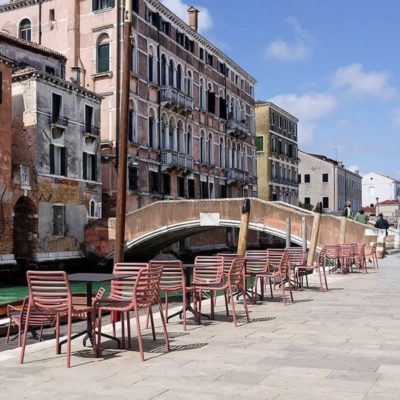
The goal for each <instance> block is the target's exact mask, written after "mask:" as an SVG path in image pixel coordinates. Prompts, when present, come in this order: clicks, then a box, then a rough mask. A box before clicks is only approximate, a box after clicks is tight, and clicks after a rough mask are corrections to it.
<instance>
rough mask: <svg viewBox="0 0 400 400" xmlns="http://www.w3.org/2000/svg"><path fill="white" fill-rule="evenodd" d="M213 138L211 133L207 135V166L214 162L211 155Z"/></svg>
mask: <svg viewBox="0 0 400 400" xmlns="http://www.w3.org/2000/svg"><path fill="white" fill-rule="evenodd" d="M213 148H214V145H213V136H212V133H209V134H208V140H207V158H208V159H207V163H208V165H212V163H213V161H214V154H213Z"/></svg>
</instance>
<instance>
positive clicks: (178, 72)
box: [176, 64, 182, 91]
mask: <svg viewBox="0 0 400 400" xmlns="http://www.w3.org/2000/svg"><path fill="white" fill-rule="evenodd" d="M176 88H177V89H178V90H181V91H182V66H181V64H178V67H177V68H176Z"/></svg>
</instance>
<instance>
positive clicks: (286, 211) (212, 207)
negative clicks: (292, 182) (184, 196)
mask: <svg viewBox="0 0 400 400" xmlns="http://www.w3.org/2000/svg"><path fill="white" fill-rule="evenodd" d="M243 200H244V199H243V198H238V199H207V200H173V201H172V200H171V201H168V200H163V201H158V202H155V203H152V204H150V205H148V206H146V207H143V208H140V209H138V210H135V211H133V212H130V213H129V214H127V216H126V227H125V240H126V244H125V249H126V250H125V252H126V254H127V255H129V254H134V253H140V254H149V255H152V254H153V255H154V254H156V253H158V252H159V251H160V250H162V249H163V248H165V247H167V246H170V245H172V244H173V243H175V242H177V241H179V240H182V239H184V238H186V237H188V236H191V235H193V234H196V233H200V232H205V231H211V230H214V229H216V228H221V227H236V228H239V227H240V220H241V210H242V204H243ZM288 218H290V226H291V229H290V231H291V242H292V243H295V244H298V245H302V244H303V243H305V241H306V242H307V246H309V243H310V238H311V231H312V224H313V220H314V213H313V212H311V211H307V210H304V209H302V208H299V207H296V206H292V205H290V204H286V203H282V202H277V201H264V200H260V199H257V198H251V199H250V217H249V229H250V230H255V231H259V232H265V233H268V234H270V235H273V236H277V237H280V238H283V239H285V238H286V237H287V226H288ZM340 219H341V218H340V217H336V216H332V215H324V214H322V217H321V224H320V230H319V236H318V242H317V246H318V247H322V246H323V245H325V244H333V243H338V241H339V228H340ZM364 233H365V225H362V224H359V223H357V222H355V221H352V220H348V223H347V225H346V236H345V241H346V242H365V240H366V239H365V236H364ZM114 239H115V218H109V219H108V220H101V221H96V222H95V223H93V224H91V225H89V226H88V227H87V229H86V231H85V250H86V253H87V254H88V255H89V256H90V255H91V254H92V255H94V256H96V258H97V259H98V258H103V259H109V258H111V257H112V255H113V242H114Z"/></svg>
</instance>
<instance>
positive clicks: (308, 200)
mask: <svg viewBox="0 0 400 400" xmlns="http://www.w3.org/2000/svg"><path fill="white" fill-rule="evenodd" d="M310 204H311V199H310V197H304V205H308V206H309V205H310Z"/></svg>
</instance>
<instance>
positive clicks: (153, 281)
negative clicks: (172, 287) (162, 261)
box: [93, 267, 171, 361]
mask: <svg viewBox="0 0 400 400" xmlns="http://www.w3.org/2000/svg"><path fill="white" fill-rule="evenodd" d="M161 274H162V268H161V267H154V268H141V269H140V270H139V272H138V275H137V277H136V280H135V284H134V286H133V289H132V291H131V295H130V297H128V296H127V295H125V294H124V296H123V298H121V299H116V298H115V299H112V298H108V299H104V300H103V299H102V300H97V301H95V304H94V305H93V313H94V314H95V315H94V316H97V321H98V322H97V325H98V330H97V335H96V333H95V332H93V347H94V349H95V351H96V355H97V356H100V353H101V327H102V318H103V313H104V312H119V313H124V312H129V311H133V312H134V313H135V318H136V330H137V336H138V342H139V351H140V357H141V360H142V361H144V352H143V342H142V333H141V328H140V317H139V312H140V310H149V308H150V315H152V314H151V313H152V311H151V305H153V304H155V303H158V305H159V309H160V316H161V322H162V327H163V334H164V340H165V344H166V346H167V350H168V351H170V350H171V349H170V345H169V340H168V334H167V327H166V324H165V319H164V312H163V309H162V305H161V300H160V297H159V294H158V293H159V285H160V279H161ZM123 281H124V280H123ZM96 336H97V338H96Z"/></svg>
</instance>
